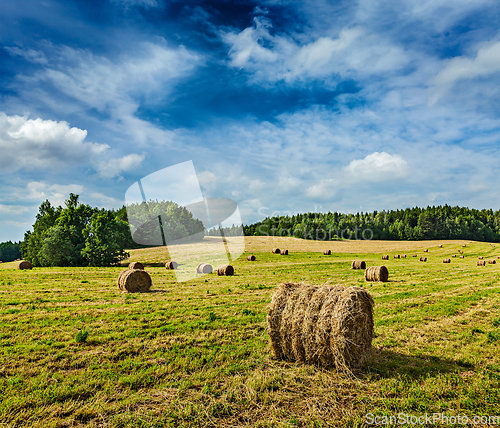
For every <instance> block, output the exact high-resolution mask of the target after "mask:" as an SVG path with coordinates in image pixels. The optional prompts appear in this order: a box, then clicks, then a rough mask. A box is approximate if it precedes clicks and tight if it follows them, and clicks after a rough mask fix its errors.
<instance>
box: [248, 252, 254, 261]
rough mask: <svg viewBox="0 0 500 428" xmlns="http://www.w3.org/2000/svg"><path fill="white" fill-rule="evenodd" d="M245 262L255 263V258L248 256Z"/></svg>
mask: <svg viewBox="0 0 500 428" xmlns="http://www.w3.org/2000/svg"><path fill="white" fill-rule="evenodd" d="M247 260H248V261H249V262H254V261H255V256H254V255H253V254H252V255H250V256H248V257H247Z"/></svg>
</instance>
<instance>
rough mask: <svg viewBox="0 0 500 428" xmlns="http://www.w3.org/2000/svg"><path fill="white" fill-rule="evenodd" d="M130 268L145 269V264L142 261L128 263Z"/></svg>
mask: <svg viewBox="0 0 500 428" xmlns="http://www.w3.org/2000/svg"><path fill="white" fill-rule="evenodd" d="M128 268H129V269H142V270H144V265H143V264H142V263H141V262H132V263H130V264H129V265H128Z"/></svg>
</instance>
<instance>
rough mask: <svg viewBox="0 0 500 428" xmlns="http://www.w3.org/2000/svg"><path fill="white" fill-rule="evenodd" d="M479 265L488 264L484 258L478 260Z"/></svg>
mask: <svg viewBox="0 0 500 428" xmlns="http://www.w3.org/2000/svg"><path fill="white" fill-rule="evenodd" d="M477 265H478V266H486V262H485V261H484V260H478V261H477Z"/></svg>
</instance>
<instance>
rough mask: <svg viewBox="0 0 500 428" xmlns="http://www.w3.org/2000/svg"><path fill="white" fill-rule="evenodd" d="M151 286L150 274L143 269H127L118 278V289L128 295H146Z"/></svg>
mask: <svg viewBox="0 0 500 428" xmlns="http://www.w3.org/2000/svg"><path fill="white" fill-rule="evenodd" d="M151 285H152V281H151V277H150V276H149V273H147V272H146V271H145V270H142V269H127V270H125V271H123V272H122V273H121V274H120V276H119V277H118V287H119V288H120V290H122V291H126V292H128V293H144V292H145V291H148V290H149V289H150V288H151Z"/></svg>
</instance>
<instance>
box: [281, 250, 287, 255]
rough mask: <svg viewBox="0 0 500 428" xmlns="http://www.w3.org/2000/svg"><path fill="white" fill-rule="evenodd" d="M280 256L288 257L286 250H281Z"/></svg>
mask: <svg viewBox="0 0 500 428" xmlns="http://www.w3.org/2000/svg"><path fill="white" fill-rule="evenodd" d="M280 254H281V255H282V256H288V250H281V252H280Z"/></svg>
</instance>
